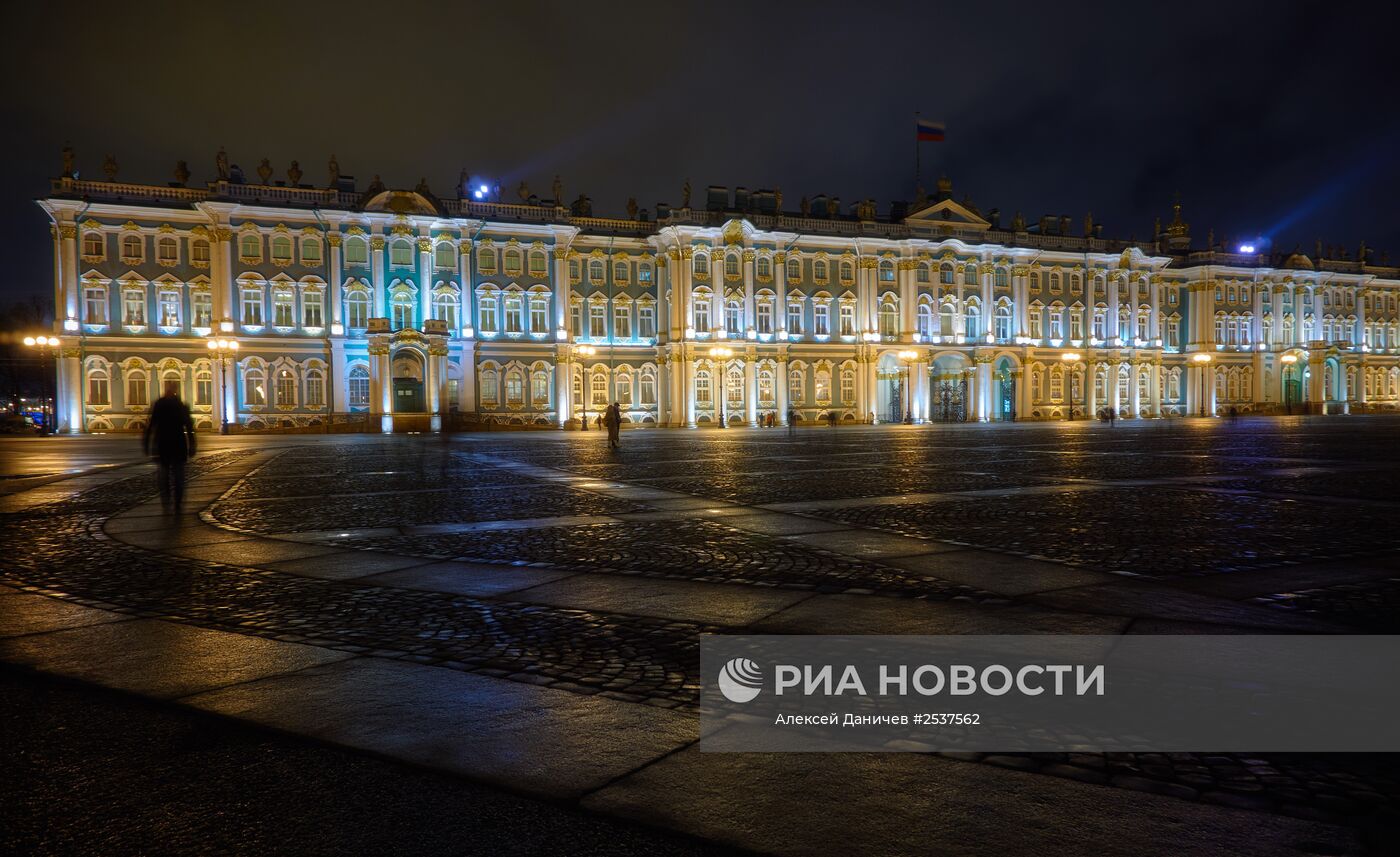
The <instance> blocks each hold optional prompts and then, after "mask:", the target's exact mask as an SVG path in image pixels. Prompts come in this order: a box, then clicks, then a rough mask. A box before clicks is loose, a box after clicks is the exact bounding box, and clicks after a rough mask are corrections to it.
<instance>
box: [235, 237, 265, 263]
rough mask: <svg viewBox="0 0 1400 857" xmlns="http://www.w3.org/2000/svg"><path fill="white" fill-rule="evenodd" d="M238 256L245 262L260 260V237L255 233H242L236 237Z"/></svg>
mask: <svg viewBox="0 0 1400 857" xmlns="http://www.w3.org/2000/svg"><path fill="white" fill-rule="evenodd" d="M238 255H239V257H241V258H242V259H243V261H245V262H257V261H260V260H261V259H262V236H261V235H259V234H258V233H256V232H244V233H243V234H242V235H240V236H239V237H238Z"/></svg>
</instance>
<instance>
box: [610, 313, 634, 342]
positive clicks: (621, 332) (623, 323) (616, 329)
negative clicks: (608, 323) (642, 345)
mask: <svg viewBox="0 0 1400 857" xmlns="http://www.w3.org/2000/svg"><path fill="white" fill-rule="evenodd" d="M613 338H614V339H631V338H632V308H631V307H630V306H628V305H627V304H619V305H618V306H615V307H613Z"/></svg>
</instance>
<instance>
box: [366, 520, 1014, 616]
mask: <svg viewBox="0 0 1400 857" xmlns="http://www.w3.org/2000/svg"><path fill="white" fill-rule="evenodd" d="M349 543H350V544H352V545H362V546H370V547H376V548H380V549H383V550H390V551H393V552H395V553H408V554H412V553H424V554H427V555H429V556H439V557H441V558H444V559H461V560H471V561H476V562H494V563H509V564H529V565H539V566H543V567H547V568H564V569H581V570H588V571H604V572H612V573H616V574H638V575H645V576H649V577H663V578H675V579H685V580H692V581H700V582H705V583H741V584H755V585H760V586H781V587H786V588H791V589H800V590H810V591H813V592H845V593H855V594H878V595H902V596H909V597H914V598H929V599H937V600H943V599H952V598H960V599H964V600H975V601H980V602H984V603H1006V599H1004V598H999V597H997V596H995V595H993V594H992V593H990V592H983V591H981V590H978V589H974V588H973V587H971V586H962V585H959V584H955V583H948V582H947V581H942V580H930V579H926V578H918V577H913V576H911V575H908V574H901V573H900V572H899V571H897V570H895V569H891V568H886V567H883V566H880V565H878V564H876V563H872V562H863V561H861V560H858V559H852V558H850V557H843V556H841V555H839V554H834V553H831V552H829V551H821V550H815V549H812V548H805V547H802V546H800V545H797V544H793V543H791V542H782V541H778V540H775V539H769V538H764V537H762V536H757V535H754V534H751V533H745V532H742V531H740V530H736V529H735V528H733V527H729V526H725V525H724V524H722V523H718V522H715V521H656V522H646V523H616V524H591V525H585V526H574V527H570V526H564V527H543V528H539V529H521V530H504V531H500V532H477V533H460V534H458V533H454V534H447V535H438V536H396V537H389V538H377V539H352V540H349Z"/></svg>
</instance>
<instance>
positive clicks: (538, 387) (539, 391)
mask: <svg viewBox="0 0 1400 857" xmlns="http://www.w3.org/2000/svg"><path fill="white" fill-rule="evenodd" d="M530 404H532V405H534V406H535V407H537V408H547V407H549V373H547V372H545V371H544V370H543V369H536V370H534V371H533V372H531V373H530Z"/></svg>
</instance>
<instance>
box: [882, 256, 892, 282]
mask: <svg viewBox="0 0 1400 857" xmlns="http://www.w3.org/2000/svg"><path fill="white" fill-rule="evenodd" d="M880 282H882V283H893V282H894V263H893V262H891V261H890V260H889V259H882V260H881V261H880Z"/></svg>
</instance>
